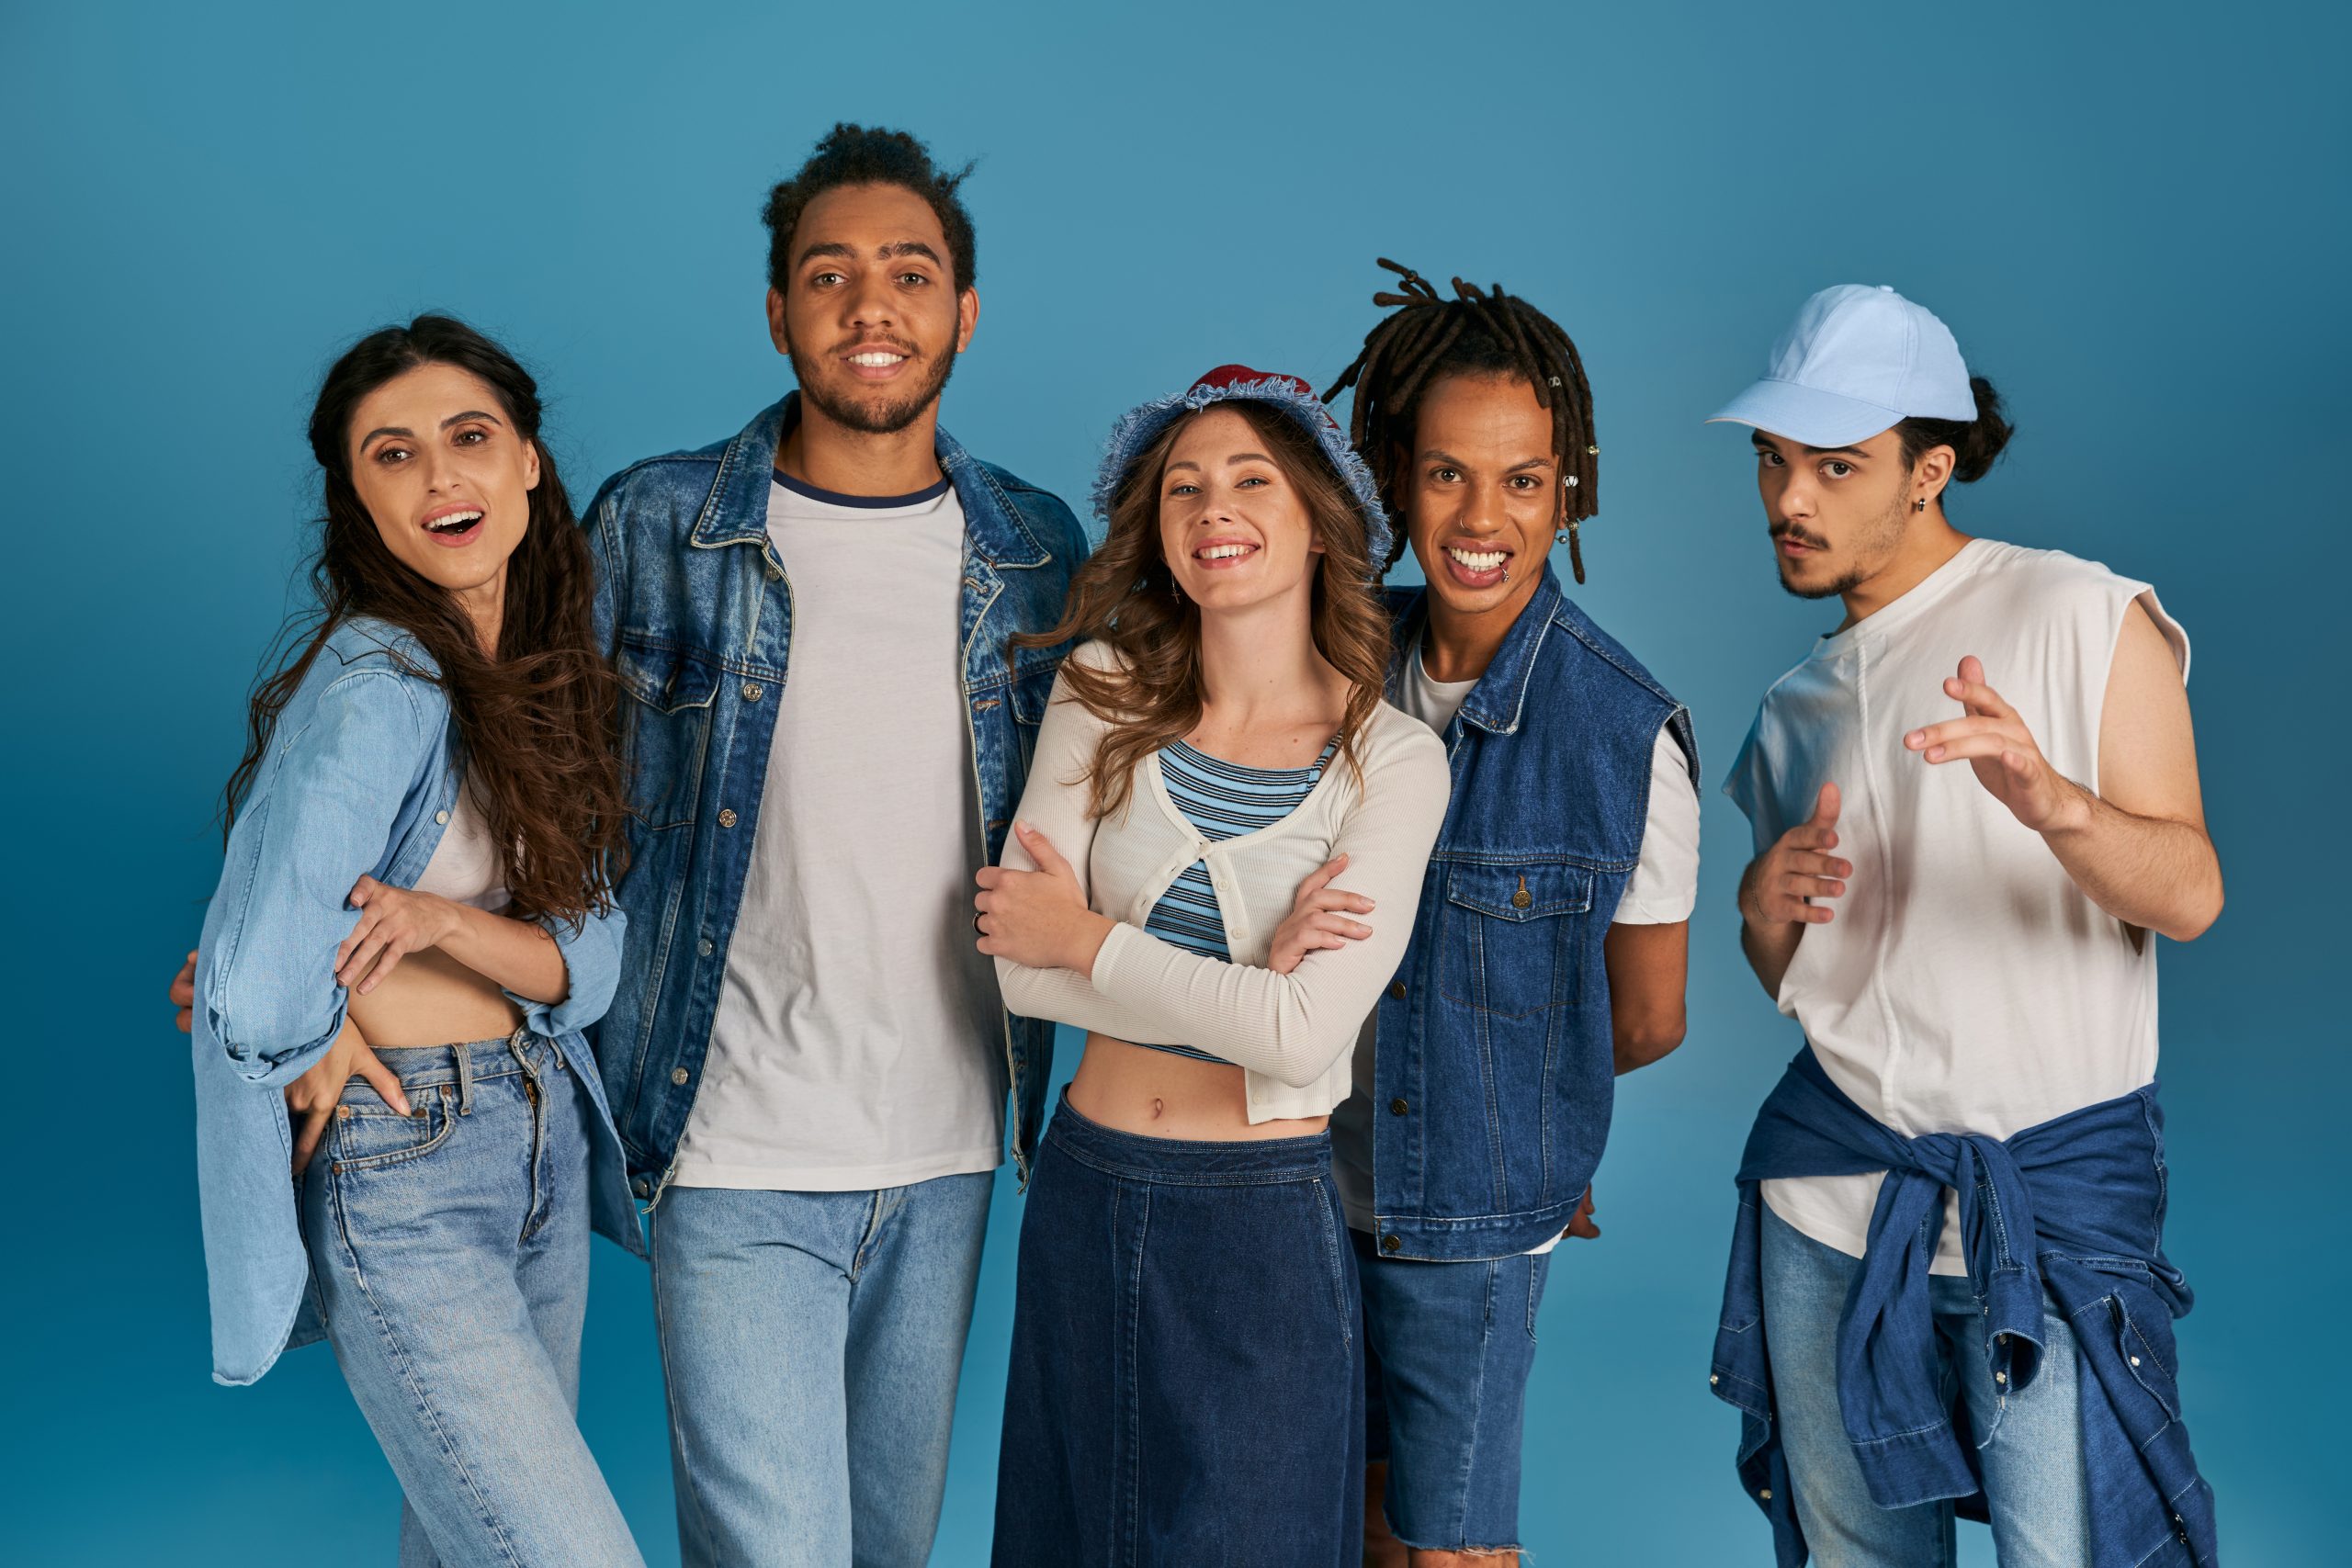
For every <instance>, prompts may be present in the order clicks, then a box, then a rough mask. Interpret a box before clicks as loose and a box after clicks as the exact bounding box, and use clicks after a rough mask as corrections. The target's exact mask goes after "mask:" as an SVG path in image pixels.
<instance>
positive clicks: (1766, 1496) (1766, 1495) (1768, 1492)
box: [1757, 1486, 1772, 1503]
mask: <svg viewBox="0 0 2352 1568" xmlns="http://www.w3.org/2000/svg"><path fill="white" fill-rule="evenodd" d="M1757 1495H1758V1497H1761V1498H1762V1499H1763V1500H1764V1501H1766V1502H1767V1503H1769V1502H1770V1501H1771V1500H1772V1489H1771V1488H1770V1486H1767V1487H1766V1488H1764V1490H1763V1491H1761V1492H1758V1494H1757Z"/></svg>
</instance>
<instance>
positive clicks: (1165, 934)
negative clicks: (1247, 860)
mask: <svg viewBox="0 0 2352 1568" xmlns="http://www.w3.org/2000/svg"><path fill="white" fill-rule="evenodd" d="M1339 747H1340V740H1339V737H1337V736H1333V737H1332V738H1331V739H1330V741H1329V743H1327V744H1326V745H1325V746H1324V748H1323V750H1322V754H1321V755H1319V756H1317V758H1316V759H1315V761H1313V762H1312V763H1310V764H1308V765H1307V766H1306V767H1304V768H1245V767H1243V766H1241V765H1240V764H1239V763H1238V762H1228V761H1224V760H1222V759H1221V758H1216V757H1212V756H1210V755H1209V754H1208V753H1207V752H1205V751H1200V750H1194V749H1193V748H1192V747H1190V746H1187V745H1186V744H1185V743H1184V742H1182V740H1171V741H1170V742H1169V743H1168V744H1167V745H1166V746H1164V747H1162V748H1160V751H1159V775H1160V778H1161V779H1162V780H1163V781H1164V782H1165V783H1166V784H1167V786H1168V798H1169V799H1170V801H1172V802H1173V803H1174V804H1175V807H1176V809H1177V810H1179V811H1181V812H1182V813H1183V814H1184V819H1185V820H1186V821H1188V822H1190V823H1192V825H1193V828H1194V829H1195V830H1197V831H1198V832H1199V833H1200V835H1201V837H1203V838H1204V839H1209V840H1216V841H1219V842H1222V841H1223V840H1227V839H1238V838H1239V837H1241V835H1242V834H1244V833H1254V832H1256V831H1257V830H1258V829H1261V828H1270V827H1272V826H1273V825H1274V824H1275V823H1277V822H1279V821H1281V820H1282V819H1283V818H1285V817H1287V816H1289V815H1290V814H1291V813H1292V812H1294V811H1295V810H1297V809H1298V807H1299V805H1300V803H1302V802H1303V801H1305V800H1306V797H1307V796H1308V795H1311V794H1312V793H1314V790H1315V785H1316V782H1317V780H1318V779H1320V778H1321V777H1322V776H1323V770H1324V768H1325V766H1326V765H1328V764H1329V762H1330V761H1331V754H1332V753H1333V752H1334V751H1336V750H1339ZM1143 929H1144V930H1146V931H1149V932H1150V933H1151V934H1152V935H1154V936H1156V937H1159V939H1160V940H1162V941H1163V942H1171V943H1173V944H1174V945H1176V946H1178V947H1181V948H1182V949H1184V950H1185V951H1186V952H1188V953H1199V954H1201V955H1202V956H1203V957H1204V958H1222V959H1225V960H1226V961H1227V962H1228V963H1229V962H1231V961H1232V958H1233V953H1232V951H1231V949H1229V948H1228V947H1227V945H1226V941H1225V915H1224V912H1223V911H1222V910H1220V909H1219V908H1217V902H1216V886H1214V885H1213V884H1211V883H1210V881H1209V868H1208V865H1207V863H1205V862H1202V861H1194V862H1193V863H1192V864H1190V865H1188V866H1186V867H1185V868H1184V869H1183V871H1182V873H1181V874H1178V876H1177V878H1176V880H1175V881H1173V882H1171V883H1170V884H1169V885H1168V891H1167V892H1165V893H1163V894H1161V895H1160V896H1159V902H1158V903H1156V904H1154V905H1153V906H1152V907H1151V913H1150V914H1149V915H1148V916H1147V917H1146V918H1145V919H1144V922H1143ZM1148 1049H1150V1050H1154V1051H1166V1052H1168V1053H1170V1055H1178V1056H1190V1057H1192V1058H1193V1059H1194V1060H1195V1061H1202V1062H1218V1063H1223V1062H1224V1061H1225V1058H1224V1057H1222V1056H1214V1055H1210V1054H1209V1053H1208V1052H1206V1051H1196V1050H1194V1049H1193V1047H1192V1046H1190V1045H1151V1046H1148ZM1228 1065H1229V1064H1228Z"/></svg>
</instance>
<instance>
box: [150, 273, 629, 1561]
mask: <svg viewBox="0 0 2352 1568" xmlns="http://www.w3.org/2000/svg"><path fill="white" fill-rule="evenodd" d="M539 412H540V411H539V400H538V390H537V386H536V385H535V384H534V383H533V382H532V380H531V378H530V377H529V376H528V375H527V374H526V372H525V371H524V369H523V367H521V366H520V365H518V364H516V363H515V360H514V359H513V358H512V357H511V356H510V355H507V354H506V353H505V351H503V349H501V348H499V347H498V346H497V345H496V344H492V343H491V342H490V341H489V340H488V339H486V338H484V337H482V336H481V334H480V333H476V332H474V331H473V330H472V329H470V328H469V327H467V326H465V325H464V324H463V323H461V322H458V321H452V320H449V319H448V318H447V317H439V316H422V317H419V318H417V319H416V320H415V321H412V322H410V323H409V324H408V325H407V326H405V327H387V328H385V329H383V330H382V331H380V332H377V333H372V334H370V335H369V336H368V337H366V338H363V339H362V340H360V342H359V343H358V344H356V345H354V346H353V347H352V348H351V349H350V350H349V351H348V352H347V353H345V355H343V357H342V358H340V359H339V360H337V361H336V362H335V364H334V367H333V368H332V369H331V370H329V371H328V373H327V377H326V380H325V383H324V385H323V386H322V388H321V389H320V392H319V397H318V401H317V405H316V407H315V409H314V410H313V412H312V414H311V431H310V434H311V451H312V453H313V455H314V456H315V457H317V459H318V463H319V467H320V468H321V470H322V476H323V481H324V491H325V502H326V504H325V511H324V515H323V518H322V535H321V538H320V543H319V547H318V554H317V558H316V561H315V564H314V566H313V570H312V579H313V582H314V585H315V588H316V591H317V593H318V597H319V606H320V608H319V615H318V617H317V619H316V621H315V623H314V624H313V625H312V626H311V627H310V629H309V631H308V634H307V636H305V637H302V638H301V639H300V642H299V645H298V648H297V650H296V651H295V653H294V654H293V655H292V656H291V657H290V658H288V659H287V660H285V662H284V663H283V665H282V666H281V667H280V668H279V669H278V670H277V672H276V673H275V674H273V675H271V676H269V677H268V678H267V679H266V680H265V681H264V682H262V683H261V684H260V686H259V687H258V688H257V689H256V691H255V693H254V699H253V703H252V710H251V713H250V715H249V726H248V744H247V747H246V750H245V755H244V759H243V761H242V762H240V763H239V764H238V767H237V770H236V773H234V774H233V775H232V778H231V780H230V783H229V786H228V790H227V795H226V802H225V809H224V816H225V818H226V819H227V823H228V827H227V832H226V837H227V847H228V854H227V864H226V866H225V867H224V869H223V871H222V873H221V877H220V889H219V891H218V892H217V893H216V894H215V895H214V896H213V899H212V903H211V907H210V908H209V911H208V913H207V915H206V918H205V922H204V934H203V940H202V942H201V944H200V945H199V947H198V959H197V967H196V976H195V1006H194V1009H193V1014H194V1016H193V1019H192V1025H193V1031H192V1032H193V1034H194V1045H195V1060H196V1082H197V1103H198V1179H199V1188H200V1193H201V1198H202V1204H203V1217H204V1235H205V1253H206V1260H207V1264H208V1269H209V1275H210V1283H211V1295H212V1330H213V1362H214V1371H213V1375H214V1377H215V1378H216V1379H217V1380H218V1381H220V1382H228V1383H244V1382H253V1381H254V1380H255V1379H257V1378H259V1377H260V1376H261V1375H262V1374H263V1373H264V1372H266V1371H268V1370H269V1367H270V1365H271V1363H272V1362H274V1361H275V1360H276V1359H277V1355H278V1353H279V1351H280V1350H282V1349H283V1348H286V1347H287V1346H288V1345H289V1344H301V1343H305V1342H307V1341H309V1340H311V1339H316V1338H318V1337H322V1335H323V1337H325V1338H326V1339H327V1340H328V1341H329V1342H330V1343H331V1344H332V1345H333V1346H334V1352H335V1359H336V1360H337V1361H338V1362H339V1363H340V1364H341V1366H342V1368H343V1371H344V1376H345V1381H346V1382H348V1383H349V1384H350V1386H351V1391H352V1393H353V1396H354V1397H355V1398H356V1400H357V1402H358V1404H359V1407H360V1410H361V1412H362V1413H363V1414H364V1415H365V1416H367V1418H368V1424H369V1426H370V1427H372V1428H373V1429H374V1431H375V1433H376V1437H377V1440H378V1441H379V1442H380V1443H381V1444H382V1445H383V1448H384V1453H385V1457H386V1458H388V1459H389V1460H390V1461H391V1465H392V1469H393V1472H395V1473H396V1474H397V1475H398V1476H399V1477H400V1481H401V1490H402V1492H403V1494H404V1495H405V1498H406V1502H407V1507H406V1508H405V1509H404V1511H403V1514H402V1518H401V1559H402V1561H403V1562H431V1561H434V1560H435V1559H436V1558H437V1560H438V1561H439V1562H441V1563H444V1564H447V1565H451V1568H455V1565H457V1564H470V1563H491V1562H496V1563H501V1564H524V1563H549V1564H554V1563H564V1564H597V1565H606V1564H625V1565H636V1564H639V1555H638V1552H637V1549H636V1546H635V1545H634V1543H633V1542H632V1541H631V1540H630V1539H629V1534H628V1528H627V1526H626V1525H625V1524H624V1523H623V1522H622V1519H621V1516H620V1510H619V1508H618V1507H617V1506H616V1505H615V1504H614V1501H613V1497H612V1494H611V1493H610V1491H609V1490H608V1489H607V1488H606V1487H605V1482H604V1477H603V1475H602V1473H601V1472H599V1471H598V1469H597V1467H596V1461H595V1460H594V1456H593V1455H591V1454H590V1453H589V1451H588V1448H587V1445H586V1443H585V1442H584V1441H582V1438H581V1435H580V1429H579V1427H578V1424H577V1422H576V1421H575V1419H574V1416H573V1413H574V1410H575V1408H576V1406H577V1401H578V1392H579V1370H580V1334H581V1325H582V1316H583V1314H584V1312H585V1309H586V1303H587V1286H588V1234H589V1230H590V1226H591V1221H592V1213H593V1219H594V1225H595V1228H597V1229H600V1230H603V1231H605V1233H606V1234H607V1235H611V1236H613V1237H614V1238H615V1239H616V1240H618V1241H620V1242H621V1243H622V1244H623V1245H624V1246H627V1247H630V1248H631V1249H632V1250H637V1251H639V1252H641V1251H642V1250H643V1247H642V1243H641V1242H640V1241H639V1233H638V1226H637V1220H636V1214H635V1213H634V1211H633V1210H632V1208H631V1207H630V1204H629V1201H628V1194H627V1191H626V1190H625V1189H624V1187H623V1186H622V1168H621V1162H620V1147H619V1143H618V1140H617V1139H616V1137H615V1136H614V1134H613V1130H612V1122H611V1119H610V1118H609V1116H607V1114H606V1113H605V1103H604V1090H603V1088H602V1086H601V1084H600V1083H599V1081H598V1077H597V1073H596V1065H595V1062H594V1059H593V1058H592V1057H591V1056H590V1055H589V1052H588V1046H587V1043H586V1042H585V1041H584V1040H583V1039H582V1036H581V1033H580V1031H581V1030H582V1028H583V1027H584V1026H586V1025H587V1024H589V1023H592V1022H594V1021H595V1020H596V1019H597V1018H598V1017H599V1016H601V1015H602V1014H603V1012H604V1010H605V1004H606V1002H607V1001H609V1000H610V998H611V996H612V991H613V987H614V983H615V980H616V976H617V972H618V959H619V946H620V937H621V928H622V924H623V921H622V919H621V917H620V915H619V913H618V912H617V911H616V910H615V909H614V908H613V907H612V903H611V897H610V883H609V877H610V876H611V874H613V873H614V871H615V869H616V866H615V863H616V860H617V858H618V857H619V855H620V853H621V852H622V840H621V817H622V812H623V797H622V793H621V780H620V774H619V769H618V764H617V763H616V761H615V760H614V753H613V745H612V740H613V735H612V730H613V723H614V713H615V702H614V684H613V678H612V676H611V674H610V672H609V671H607V669H606V668H605V664H604V661H603V660H602V659H601V657H600V656H599V655H598V653H597V651H596V649H595V644H594V637H593V634H592V630H591V625H592V615H591V610H592V605H593V602H594V566H593V563H592V562H591V560H590V558H589V557H588V553H587V550H586V547H585V546H584V544H583V543H582V539H581V537H580V534H579V530H578V529H577V527H576V526H575V525H574V523H573V519H572V515H571V502H570V501H569V499H568V498H567V497H566V495H565V493H564V489H563V483H562V481H561V479H559V478H558V477H557V474H556V470H555V464H554V460H553V459H552V458H551V457H549V456H548V451H547V448H546V446H545V445H544V444H543V443H542V442H541V440H540V438H539ZM330 1555H337V1553H330ZM341 1555H348V1553H341Z"/></svg>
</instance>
